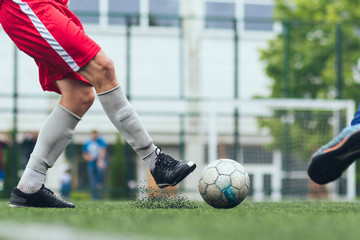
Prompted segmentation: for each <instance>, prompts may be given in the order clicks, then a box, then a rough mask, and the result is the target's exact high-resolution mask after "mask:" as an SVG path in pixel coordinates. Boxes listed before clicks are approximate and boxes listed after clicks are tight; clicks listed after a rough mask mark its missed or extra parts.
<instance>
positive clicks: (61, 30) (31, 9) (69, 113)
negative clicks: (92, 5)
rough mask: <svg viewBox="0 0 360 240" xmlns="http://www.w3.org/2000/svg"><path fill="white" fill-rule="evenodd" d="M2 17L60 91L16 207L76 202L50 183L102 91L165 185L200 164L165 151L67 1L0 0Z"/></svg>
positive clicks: (112, 114) (13, 202)
mask: <svg viewBox="0 0 360 240" xmlns="http://www.w3.org/2000/svg"><path fill="white" fill-rule="evenodd" d="M0 23H1V25H2V27H3V29H4V31H5V32H6V33H7V34H8V35H9V37H10V38H11V40H12V41H13V42H14V43H15V45H16V46H17V47H18V48H19V49H20V50H21V51H23V52H25V53H26V54H27V55H29V56H30V57H32V58H33V59H34V60H35V62H36V64H37V66H38V69H39V80H40V84H41V86H42V88H43V90H45V91H51V92H56V93H58V94H60V95H61V98H60V101H59V104H58V105H57V106H56V107H55V109H54V110H53V111H52V113H51V114H50V115H49V117H48V118H47V120H46V121H45V123H44V124H43V126H42V127H41V129H40V131H39V137H38V140H37V142H36V145H35V148H34V151H33V152H32V154H31V156H30V159H29V162H28V164H27V166H26V168H25V171H24V173H23V175H22V177H21V179H20V181H19V183H18V185H17V187H16V188H14V189H13V191H12V193H11V197H10V204H9V206H10V207H53V208H74V207H75V205H74V204H72V203H70V202H67V201H64V200H62V199H61V198H59V197H57V196H56V195H55V194H54V193H53V192H52V191H51V190H49V189H47V188H46V187H45V186H44V184H43V182H44V179H45V176H46V172H47V170H48V169H49V168H51V167H52V166H53V165H54V163H55V161H56V160H57V159H58V157H59V156H60V155H61V153H62V152H63V151H64V150H65V148H66V146H67V145H68V144H69V142H70V141H71V139H72V137H73V135H74V132H75V128H76V126H77V124H78V123H79V121H80V120H81V118H82V117H83V116H84V114H85V113H86V112H87V111H88V110H89V108H90V107H91V106H92V104H93V102H94V100H95V93H96V94H97V96H98V99H99V101H100V103H101V105H102V107H103V109H104V111H105V113H106V115H107V116H108V118H109V119H110V120H111V122H112V123H113V125H114V126H115V127H116V129H117V130H118V131H119V132H120V133H121V135H122V136H123V137H124V138H125V139H126V141H127V142H128V143H129V145H130V146H131V147H132V148H133V149H134V151H135V152H136V153H137V154H138V155H139V156H140V158H142V159H143V160H144V162H145V164H146V165H147V166H148V168H149V169H150V172H151V174H152V176H153V178H154V180H155V182H156V184H157V186H158V187H160V188H164V187H168V186H174V185H176V184H178V183H179V182H180V181H182V180H183V179H184V178H185V177H186V176H187V175H189V174H190V173H191V172H192V171H193V170H194V169H195V167H196V165H195V163H193V162H185V161H182V160H177V159H175V158H173V157H171V156H169V155H166V154H165V153H163V152H162V151H161V149H160V148H159V147H157V146H156V145H155V144H154V143H153V140H152V138H151V137H150V135H149V133H148V132H147V130H146V129H145V127H144V125H143V123H142V121H141V119H140V118H139V116H138V114H137V112H136V111H135V109H134V107H133V106H132V105H131V104H130V102H129V101H128V99H127V98H126V95H125V94H124V92H123V91H122V88H121V86H120V84H119V81H118V80H117V77H116V75H115V66H114V63H113V61H112V60H111V59H110V58H109V57H108V56H107V55H106V54H105V52H104V51H103V50H102V49H101V47H100V46H99V45H98V44H97V43H96V42H95V41H94V40H92V39H91V38H90V37H89V36H88V35H87V34H86V33H85V31H84V28H83V26H82V24H81V22H80V20H79V19H78V18H77V16H76V15H75V14H74V13H73V12H72V11H71V10H70V9H69V8H68V0H1V1H0ZM94 90H95V91H94Z"/></svg>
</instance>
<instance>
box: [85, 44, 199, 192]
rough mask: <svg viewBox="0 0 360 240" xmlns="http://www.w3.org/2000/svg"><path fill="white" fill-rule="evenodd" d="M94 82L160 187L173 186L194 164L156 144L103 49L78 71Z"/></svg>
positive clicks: (114, 120) (111, 115) (113, 118)
mask: <svg viewBox="0 0 360 240" xmlns="http://www.w3.org/2000/svg"><path fill="white" fill-rule="evenodd" d="M78 73H79V74H80V75H82V76H83V77H84V78H85V79H87V80H88V81H89V82H90V83H91V84H93V86H94V88H95V90H96V92H97V95H98V98H99V100H100V102H101V104H102V107H103V109H104V110H105V112H106V114H107V116H108V117H109V119H110V120H111V121H112V123H113V124H114V126H115V127H116V128H117V129H118V130H119V132H120V133H121V134H122V136H124V138H125V139H126V141H127V142H128V143H129V145H130V146H131V147H132V148H133V149H134V150H135V152H136V153H137V154H138V155H139V156H140V157H141V158H143V159H144V161H145V163H146V164H147V166H148V167H149V169H150V171H151V173H152V175H153V177H154V179H155V181H156V184H157V185H158V186H159V187H167V186H174V185H176V184H178V183H179V182H180V181H181V180H183V179H184V178H185V177H186V176H187V175H188V174H190V173H191V172H192V171H193V170H194V169H195V167H196V165H195V164H194V163H193V162H185V161H181V160H177V159H175V158H173V157H171V156H168V155H166V154H164V153H163V152H161V150H160V149H159V148H157V147H156V146H155V145H154V143H153V140H152V138H151V137H150V135H149V133H148V132H147V130H146V129H145V127H144V125H143V123H142V121H141V120H140V118H139V116H138V114H137V113H136V111H135V109H134V107H133V106H132V105H131V104H130V102H129V101H128V99H127V98H126V96H125V94H124V93H123V91H122V89H121V87H120V85H119V82H118V81H117V79H116V76H115V68H114V64H113V62H112V60H111V59H110V58H108V57H107V56H106V55H105V53H104V52H103V51H100V52H99V53H98V54H97V55H96V56H95V58H94V59H92V60H91V61H90V62H89V63H88V64H86V65H85V66H84V67H83V68H82V69H80V71H78Z"/></svg>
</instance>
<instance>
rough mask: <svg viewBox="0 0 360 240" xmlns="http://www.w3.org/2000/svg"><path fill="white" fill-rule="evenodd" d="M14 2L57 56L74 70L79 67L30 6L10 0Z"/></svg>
mask: <svg viewBox="0 0 360 240" xmlns="http://www.w3.org/2000/svg"><path fill="white" fill-rule="evenodd" d="M12 1H13V2H14V3H16V4H18V5H19V6H20V8H21V11H23V13H25V14H26V15H27V16H28V17H29V18H30V20H31V21H32V23H33V24H34V26H35V28H36V29H37V30H38V32H39V33H40V35H41V36H42V37H43V38H44V39H45V41H46V42H47V43H48V44H49V45H50V46H51V47H52V48H53V49H54V50H55V51H56V52H57V53H58V54H59V56H60V57H61V58H62V59H63V60H64V61H65V62H66V63H67V64H68V65H69V67H70V68H71V69H72V70H74V71H75V72H76V71H78V70H79V69H80V67H79V66H78V65H77V63H76V62H75V61H74V59H73V58H72V57H71V56H70V55H69V54H68V53H67V52H66V51H65V49H63V48H62V46H61V45H60V44H59V43H58V41H56V39H55V38H54V37H53V35H51V33H50V32H49V30H48V29H47V28H46V27H45V25H44V24H43V23H42V22H41V21H40V19H39V18H38V17H37V16H36V14H35V13H34V11H33V10H32V9H31V8H30V6H29V5H28V4H27V3H26V2H23V1H21V0H12Z"/></svg>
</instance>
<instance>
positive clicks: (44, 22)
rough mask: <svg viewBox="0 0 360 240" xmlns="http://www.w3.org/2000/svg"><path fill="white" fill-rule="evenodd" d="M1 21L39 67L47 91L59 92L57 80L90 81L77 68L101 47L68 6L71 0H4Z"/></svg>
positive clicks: (44, 88) (41, 81)
mask: <svg viewBox="0 0 360 240" xmlns="http://www.w3.org/2000/svg"><path fill="white" fill-rule="evenodd" d="M2 1H3V2H2V6H1V9H0V22H1V25H2V26H3V29H4V30H5V32H6V33H7V34H8V35H9V37H10V38H11V39H12V40H13V42H14V43H15V44H16V46H17V47H18V48H19V49H20V50H21V51H23V52H25V53H26V54H27V55H29V56H31V57H32V58H33V59H34V60H35V62H36V64H37V65H38V67H39V79H40V84H41V86H42V88H43V90H44V91H54V92H57V93H60V91H59V89H58V88H57V87H56V85H55V81H56V80H60V79H63V78H71V79H74V80H80V81H84V82H88V81H87V80H86V79H85V78H83V77H82V76H81V75H79V74H78V73H77V71H78V70H79V69H80V68H82V67H83V66H85V65H86V64H87V63H88V62H89V61H90V60H91V59H93V58H94V57H95V55H96V54H97V53H98V52H99V51H100V49H101V48H100V46H99V45H97V44H96V43H95V42H94V41H93V40H92V39H90V38H89V37H88V36H87V35H86V34H85V32H84V28H83V26H82V24H81V22H80V20H79V19H78V18H77V17H76V16H75V14H74V13H73V12H72V11H70V10H69V9H68V7H67V2H68V0H2Z"/></svg>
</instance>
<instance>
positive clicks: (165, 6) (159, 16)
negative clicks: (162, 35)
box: [149, 0, 180, 27]
mask: <svg viewBox="0 0 360 240" xmlns="http://www.w3.org/2000/svg"><path fill="white" fill-rule="evenodd" d="M149 13H150V19H149V21H150V26H163V27H179V26H180V21H179V1H175V0H149Z"/></svg>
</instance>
